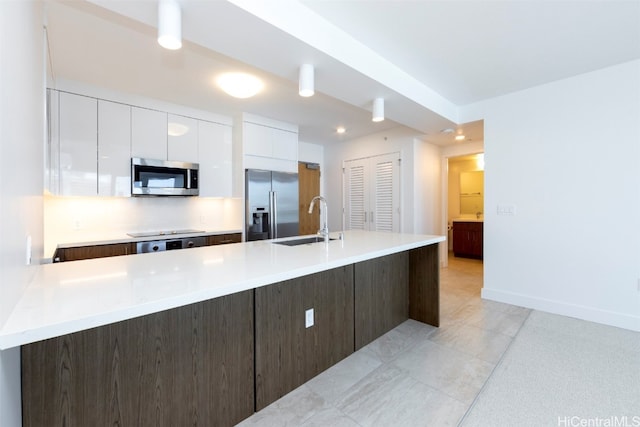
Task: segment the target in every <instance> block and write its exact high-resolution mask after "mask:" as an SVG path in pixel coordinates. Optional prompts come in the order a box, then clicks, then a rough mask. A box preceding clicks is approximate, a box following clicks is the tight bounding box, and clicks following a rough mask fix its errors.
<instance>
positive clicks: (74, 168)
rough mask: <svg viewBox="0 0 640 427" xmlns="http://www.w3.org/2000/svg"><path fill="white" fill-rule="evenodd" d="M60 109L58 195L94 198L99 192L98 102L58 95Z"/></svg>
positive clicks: (67, 94)
mask: <svg viewBox="0 0 640 427" xmlns="http://www.w3.org/2000/svg"><path fill="white" fill-rule="evenodd" d="M59 107H60V108H59V129H58V131H59V150H60V152H59V153H60V155H59V173H60V187H59V191H58V193H59V194H60V195H63V196H95V195H97V192H98V161H97V155H96V153H97V147H98V135H97V129H98V126H97V124H98V123H97V121H98V101H97V99H95V98H89V97H86V96H81V95H74V94H71V93H66V92H60V93H59Z"/></svg>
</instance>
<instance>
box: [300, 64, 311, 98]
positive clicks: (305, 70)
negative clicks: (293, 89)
mask: <svg viewBox="0 0 640 427" xmlns="http://www.w3.org/2000/svg"><path fill="white" fill-rule="evenodd" d="M313 80H314V76H313V65H311V64H302V65H301V66H300V75H299V81H298V83H299V89H298V93H299V94H300V96H304V97H305V98H306V97H309V96H313V94H314V93H315V91H314V87H313V84H314V82H313Z"/></svg>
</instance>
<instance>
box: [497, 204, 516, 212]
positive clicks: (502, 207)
mask: <svg viewBox="0 0 640 427" xmlns="http://www.w3.org/2000/svg"><path fill="white" fill-rule="evenodd" d="M515 214H516V207H515V205H510V204H504V203H503V204H499V205H498V215H515Z"/></svg>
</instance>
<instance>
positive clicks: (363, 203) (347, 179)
mask: <svg viewBox="0 0 640 427" xmlns="http://www.w3.org/2000/svg"><path fill="white" fill-rule="evenodd" d="M368 164H369V159H357V160H349V161H346V162H344V214H345V227H344V228H345V229H346V230H368V229H369V226H368V218H367V214H368V211H369V187H368V182H367V174H368V173H367V172H368Z"/></svg>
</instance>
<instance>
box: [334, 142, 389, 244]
mask: <svg viewBox="0 0 640 427" xmlns="http://www.w3.org/2000/svg"><path fill="white" fill-rule="evenodd" d="M399 160H400V156H399V154H398V153H392V154H385V155H381V156H375V157H370V158H366V159H358V160H349V161H346V162H345V163H344V195H345V200H344V207H345V209H344V212H345V229H347V230H376V231H393V232H398V231H400V162H399Z"/></svg>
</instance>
